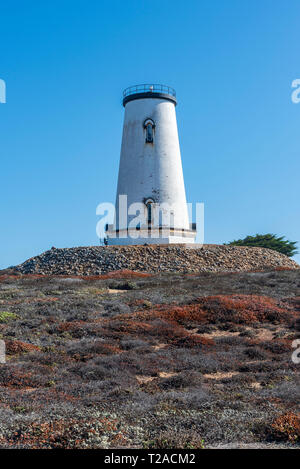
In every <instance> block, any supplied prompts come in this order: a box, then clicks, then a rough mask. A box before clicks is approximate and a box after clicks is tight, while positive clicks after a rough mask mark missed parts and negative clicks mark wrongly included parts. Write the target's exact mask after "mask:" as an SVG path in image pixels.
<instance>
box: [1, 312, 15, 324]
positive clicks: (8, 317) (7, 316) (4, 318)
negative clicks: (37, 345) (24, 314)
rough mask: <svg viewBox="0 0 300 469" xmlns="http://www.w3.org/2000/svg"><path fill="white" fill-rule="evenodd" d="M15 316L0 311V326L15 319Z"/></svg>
mask: <svg viewBox="0 0 300 469" xmlns="http://www.w3.org/2000/svg"><path fill="white" fill-rule="evenodd" d="M17 317H18V316H17V315H16V314H14V313H10V312H9V311H0V324H1V323H5V322H9V321H12V320H13V319H17Z"/></svg>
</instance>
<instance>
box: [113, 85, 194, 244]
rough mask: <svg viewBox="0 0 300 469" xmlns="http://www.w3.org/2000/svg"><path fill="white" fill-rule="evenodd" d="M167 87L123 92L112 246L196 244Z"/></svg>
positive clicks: (174, 102)
mask: <svg viewBox="0 0 300 469" xmlns="http://www.w3.org/2000/svg"><path fill="white" fill-rule="evenodd" d="M176 105H177V99H176V92H175V90H174V89H173V88H171V87H169V86H165V85H155V84H150V85H136V86H131V87H129V88H127V89H125V91H124V92H123V106H124V108H125V115H124V125H123V136H122V146H121V155H120V165H119V176H118V186H117V196H116V204H115V222H114V224H113V225H108V226H107V231H106V239H107V244H108V245H131V244H176V243H185V244H186V243H193V242H194V241H195V237H196V227H195V225H194V224H191V223H190V221H189V216H188V207H187V202H186V194H185V187H184V179H183V171H182V163H181V154H180V146H179V139H178V130H177V121H176V112H175V107H176Z"/></svg>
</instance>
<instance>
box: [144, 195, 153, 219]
mask: <svg viewBox="0 0 300 469" xmlns="http://www.w3.org/2000/svg"><path fill="white" fill-rule="evenodd" d="M145 205H146V209H147V222H148V225H151V224H152V220H153V200H152V199H148V200H146V202H145Z"/></svg>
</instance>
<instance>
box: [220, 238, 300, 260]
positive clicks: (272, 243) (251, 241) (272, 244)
mask: <svg viewBox="0 0 300 469" xmlns="http://www.w3.org/2000/svg"><path fill="white" fill-rule="evenodd" d="M284 238H285V237H284V236H277V235H274V234H271V233H268V234H265V235H260V234H257V235H255V236H246V238H244V239H237V240H234V241H231V242H230V243H224V244H227V245H229V246H254V247H261V248H268V249H274V251H278V252H281V253H282V254H285V255H286V256H289V257H292V256H294V255H295V254H297V247H296V244H297V241H289V240H287V239H284Z"/></svg>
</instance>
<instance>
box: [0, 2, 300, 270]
mask: <svg viewBox="0 0 300 469" xmlns="http://www.w3.org/2000/svg"><path fill="white" fill-rule="evenodd" d="M299 18H300V4H299V1H297V0H295V1H294V0H289V2H288V3H286V2H284V1H283V0H277V1H274V0H226V1H224V0H216V1H211V0H201V1H199V0H188V1H186V2H183V1H182V0H181V1H179V0H152V1H144V0H126V1H124V0H123V1H119V0H110V1H99V0H98V1H93V0H89V1H86V0H85V1H81V0H79V1H76V0H72V1H66V0H60V1H57V0H53V1H51V2H40V1H12V2H3V4H2V5H1V28H0V78H1V79H3V80H5V82H6V85H7V103H6V104H0V137H1V138H0V157H1V173H0V178H1V184H0V191H1V193H0V196H1V197H0V200H1V202H0V204H1V205H0V208H1V231H0V268H5V267H7V266H10V265H14V264H17V263H20V262H22V261H24V260H25V259H26V258H28V257H31V256H34V255H36V254H38V253H40V252H42V251H45V250H46V249H49V248H51V246H56V247H69V246H78V245H93V244H97V243H98V239H97V236H96V231H95V228H96V223H97V217H96V214H95V211H96V206H97V205H98V204H99V203H100V202H106V201H108V202H114V198H115V191H116V184H117V172H118V164H119V154H120V144H121V134H122V120H123V108H122V105H121V95H122V90H123V89H124V88H126V87H127V86H130V85H133V84H137V83H149V82H154V83H164V84H168V85H170V86H173V87H174V88H175V89H176V91H177V96H178V106H177V118H178V127H179V137H180V143H181V153H182V160H183V168H184V176H185V184H186V192H187V198H188V200H189V201H190V202H204V203H205V209H206V216H205V242H207V243H223V242H227V241H230V240H232V239H234V238H235V239H236V238H240V237H244V236H246V235H248V234H255V233H267V232H272V233H276V234H279V235H285V236H287V238H289V239H291V240H299V239H300V236H299V234H300V216H299V215H300V213H299V211H300V208H299V198H300V197H299V196H300V184H299V173H300V162H299V161H300V160H299V149H300V131H299V122H300V103H299V104H294V103H292V101H291V93H292V88H291V83H292V81H293V80H294V79H296V78H300V62H299V43H300V29H299ZM296 259H297V260H298V262H299V261H300V255H298V256H297V257H296Z"/></svg>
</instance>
